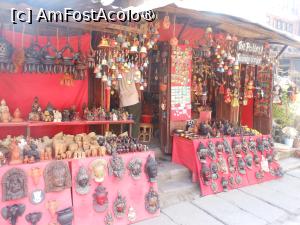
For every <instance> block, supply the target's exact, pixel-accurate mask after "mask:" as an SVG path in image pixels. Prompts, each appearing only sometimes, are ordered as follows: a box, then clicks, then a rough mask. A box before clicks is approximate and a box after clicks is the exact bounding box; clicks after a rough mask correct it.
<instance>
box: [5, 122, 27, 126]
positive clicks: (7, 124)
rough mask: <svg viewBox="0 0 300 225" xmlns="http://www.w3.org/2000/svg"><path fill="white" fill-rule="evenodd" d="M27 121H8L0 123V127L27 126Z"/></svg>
mask: <svg viewBox="0 0 300 225" xmlns="http://www.w3.org/2000/svg"><path fill="white" fill-rule="evenodd" d="M27 126H28V122H9V123H0V127H27Z"/></svg>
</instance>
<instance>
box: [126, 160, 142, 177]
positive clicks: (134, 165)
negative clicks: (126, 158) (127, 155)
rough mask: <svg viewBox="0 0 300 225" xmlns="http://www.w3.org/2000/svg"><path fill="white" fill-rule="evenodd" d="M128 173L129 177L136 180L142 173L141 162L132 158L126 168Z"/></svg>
mask: <svg viewBox="0 0 300 225" xmlns="http://www.w3.org/2000/svg"><path fill="white" fill-rule="evenodd" d="M127 168H128V170H129V171H130V175H131V177H132V178H133V179H134V180H138V179H140V177H141V173H142V160H141V159H139V158H133V159H131V160H130V162H129V163H128V166H127Z"/></svg>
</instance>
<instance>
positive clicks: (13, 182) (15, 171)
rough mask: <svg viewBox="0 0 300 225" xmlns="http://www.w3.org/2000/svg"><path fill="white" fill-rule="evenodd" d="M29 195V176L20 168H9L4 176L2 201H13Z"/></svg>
mask: <svg viewBox="0 0 300 225" xmlns="http://www.w3.org/2000/svg"><path fill="white" fill-rule="evenodd" d="M26 196H27V177H26V174H25V172H24V171H23V170H22V169H19V168H12V169H10V170H8V171H7V172H6V173H5V174H4V175H3V177H2V201H11V200H15V199H20V198H24V197H26Z"/></svg>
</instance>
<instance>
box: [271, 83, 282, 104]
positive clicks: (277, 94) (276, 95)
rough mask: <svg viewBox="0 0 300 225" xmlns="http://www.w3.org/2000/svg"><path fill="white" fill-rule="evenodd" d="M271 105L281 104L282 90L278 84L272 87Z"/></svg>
mask: <svg viewBox="0 0 300 225" xmlns="http://www.w3.org/2000/svg"><path fill="white" fill-rule="evenodd" d="M273 103H274V104H281V103H282V89H281V87H280V85H279V84H276V85H275V86H274V87H273Z"/></svg>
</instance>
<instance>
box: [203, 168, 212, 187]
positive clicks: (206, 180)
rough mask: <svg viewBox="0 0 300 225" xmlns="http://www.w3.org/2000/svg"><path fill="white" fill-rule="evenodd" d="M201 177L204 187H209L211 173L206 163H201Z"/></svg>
mask: <svg viewBox="0 0 300 225" xmlns="http://www.w3.org/2000/svg"><path fill="white" fill-rule="evenodd" d="M201 177H202V180H203V183H204V184H205V185H209V183H210V181H211V172H210V169H209V168H208V166H207V164H206V163H201Z"/></svg>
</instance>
